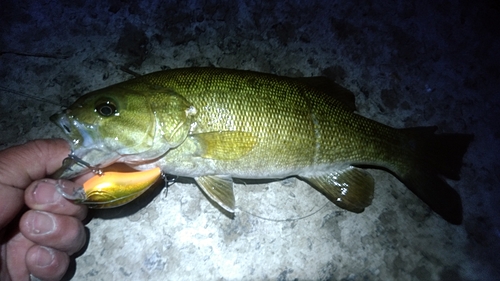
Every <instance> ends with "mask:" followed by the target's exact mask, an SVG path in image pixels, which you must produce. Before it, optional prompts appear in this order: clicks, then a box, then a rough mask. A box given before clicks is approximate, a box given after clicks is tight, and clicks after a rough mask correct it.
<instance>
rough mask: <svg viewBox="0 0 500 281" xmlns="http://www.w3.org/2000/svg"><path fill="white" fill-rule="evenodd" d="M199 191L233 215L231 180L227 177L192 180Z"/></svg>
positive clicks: (217, 176) (205, 177)
mask: <svg viewBox="0 0 500 281" xmlns="http://www.w3.org/2000/svg"><path fill="white" fill-rule="evenodd" d="M194 179H195V180H196V183H198V185H199V186H200V188H201V190H202V191H203V192H204V193H205V194H206V195H207V196H208V197H209V198H210V199H211V200H212V202H214V203H216V204H217V205H218V206H219V207H220V208H222V209H223V210H225V211H227V212H229V213H230V214H233V213H234V205H235V203H234V193H233V179H232V178H231V177H229V176H221V175H214V176H212V175H210V176H201V177H196V178H194Z"/></svg>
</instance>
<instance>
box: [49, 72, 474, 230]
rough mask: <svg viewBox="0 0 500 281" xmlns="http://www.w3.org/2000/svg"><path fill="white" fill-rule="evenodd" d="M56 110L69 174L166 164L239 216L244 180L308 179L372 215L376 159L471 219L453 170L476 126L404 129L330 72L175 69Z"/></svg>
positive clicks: (453, 213)
mask: <svg viewBox="0 0 500 281" xmlns="http://www.w3.org/2000/svg"><path fill="white" fill-rule="evenodd" d="M51 120H52V121H53V122H54V123H55V124H56V125H57V126H58V127H60V128H61V129H62V131H63V132H64V135H65V137H66V139H67V140H68V141H69V142H70V144H71V154H70V158H71V159H77V161H70V162H71V164H67V165H63V167H61V169H60V172H59V173H58V176H57V177H58V178H69V179H70V178H73V177H76V176H78V175H81V174H83V173H88V172H89V170H94V169H100V168H104V167H108V166H110V165H112V164H114V163H126V164H127V165H128V166H130V167H131V168H133V169H134V170H138V171H141V170H150V169H154V168H160V169H161V170H162V171H163V172H165V173H168V174H171V175H176V176H181V177H188V178H193V179H194V180H195V182H196V183H197V185H198V186H199V188H200V189H201V191H203V193H204V194H205V195H206V197H207V198H208V199H209V201H211V202H212V204H213V205H214V206H216V207H217V208H219V210H221V211H223V212H224V213H226V214H229V215H232V214H234V210H235V199H234V193H233V185H234V179H243V180H245V179H265V180H270V181H273V180H280V179H284V178H288V177H296V178H298V179H300V180H303V181H305V182H307V183H308V184H309V185H310V186H312V187H313V188H315V189H316V190H318V191H319V192H321V193H322V194H323V195H324V196H326V197H327V198H328V199H329V200H330V201H331V202H333V203H334V204H335V205H337V206H338V207H340V208H342V209H345V210H347V211H350V212H354V213H361V212H363V211H364V209H365V208H366V207H368V206H369V205H370V204H371V202H372V200H373V197H374V184H375V180H374V179H373V177H372V176H371V175H370V173H369V172H368V171H367V170H366V169H367V168H376V169H381V170H384V171H387V172H389V173H391V174H392V175H394V176H395V177H396V178H398V179H399V180H400V181H401V182H402V183H403V184H404V185H405V186H406V187H407V188H409V189H410V190H411V191H412V192H413V193H415V194H416V195H417V196H418V197H419V198H420V199H421V200H422V201H423V202H425V203H426V204H427V205H428V206H429V207H430V208H431V209H432V210H433V211H434V212H435V213H437V214H438V215H440V216H441V217H442V218H443V219H445V220H446V221H448V222H450V223H452V224H457V225H458V224H461V222H462V220H463V214H462V213H463V211H462V201H461V198H460V195H459V193H458V192H457V191H455V190H454V189H453V188H452V187H451V186H450V185H449V184H448V183H447V182H446V179H451V180H459V178H460V170H461V167H462V162H463V160H462V159H463V156H464V154H465V153H466V151H467V148H468V146H469V144H470V143H471V142H472V140H473V135H471V134H460V133H452V134H436V130H437V127H435V126H430V127H413V128H393V127H390V126H387V125H384V124H382V123H379V122H377V121H374V120H371V119H369V118H366V117H363V116H362V115H360V114H359V113H357V110H356V106H355V98H354V94H353V93H352V92H351V91H349V90H348V89H346V88H344V87H342V86H340V85H339V84H336V83H335V82H333V81H331V80H330V79H328V78H326V77H299V78H292V77H284V76H277V75H274V74H267V73H260V72H254V71H248V70H235V69H224V68H212V67H195V68H179V69H171V70H165V71H159V72H153V73H150V74H146V75H143V76H140V77H137V78H133V79H131V80H128V81H124V82H121V83H118V84H114V85H111V86H108V87H105V88H102V89H99V90H96V91H93V92H90V93H87V94H85V95H83V96H81V97H80V98H79V99H78V100H77V101H76V102H74V103H73V104H72V105H71V106H69V107H68V108H67V109H65V110H63V111H61V112H59V113H57V114H55V115H53V116H52V117H51ZM96 176H98V175H96ZM109 192H111V193H112V192H115V191H113V190H110V191H109ZM122 202H123V200H122Z"/></svg>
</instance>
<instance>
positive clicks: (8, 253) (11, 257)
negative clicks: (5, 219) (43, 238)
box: [0, 231, 34, 280]
mask: <svg viewBox="0 0 500 281" xmlns="http://www.w3.org/2000/svg"><path fill="white" fill-rule="evenodd" d="M9 235H12V236H11V237H9V240H8V242H7V243H6V246H5V252H2V263H3V264H2V265H3V267H2V271H4V270H3V268H5V269H6V271H5V272H3V273H7V274H8V276H10V278H11V279H12V280H27V278H28V275H29V270H28V268H27V266H26V262H25V258H26V252H27V251H28V249H29V248H31V247H32V246H33V245H34V243H33V242H32V241H30V240H28V239H26V237H24V235H23V234H22V233H21V232H19V231H14V233H9ZM0 279H2V278H1V276H0ZM2 280H3V279H2Z"/></svg>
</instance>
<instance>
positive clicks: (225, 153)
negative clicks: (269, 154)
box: [191, 131, 257, 160]
mask: <svg viewBox="0 0 500 281" xmlns="http://www.w3.org/2000/svg"><path fill="white" fill-rule="evenodd" d="M191 138H193V139H195V140H196V141H197V142H198V143H199V145H200V152H199V153H200V156H201V157H203V158H210V159H216V160H235V159H239V158H241V157H243V156H245V155H246V154H247V153H249V152H250V151H251V150H252V149H253V148H254V146H255V144H256V143H257V138H256V137H255V136H254V135H253V134H252V133H250V132H240V131H223V132H209V133H201V134H195V135H192V136H191Z"/></svg>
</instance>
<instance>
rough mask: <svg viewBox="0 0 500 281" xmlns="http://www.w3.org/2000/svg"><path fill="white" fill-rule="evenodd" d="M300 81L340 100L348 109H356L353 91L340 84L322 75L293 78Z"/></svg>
mask: <svg viewBox="0 0 500 281" xmlns="http://www.w3.org/2000/svg"><path fill="white" fill-rule="evenodd" d="M295 79H297V80H298V81H300V82H301V83H304V84H307V85H308V86H310V87H313V88H315V89H317V90H320V91H322V92H323V93H326V94H327V95H328V96H331V97H333V98H334V99H336V100H338V101H340V102H342V103H343V104H344V105H345V106H346V107H347V108H348V109H349V110H351V111H353V112H354V111H356V100H355V98H354V94H353V92H351V91H349V90H348V89H346V88H344V87H342V86H340V85H339V84H337V83H335V82H333V81H332V80H330V79H328V78H327V77H324V76H315V77H299V78H295Z"/></svg>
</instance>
